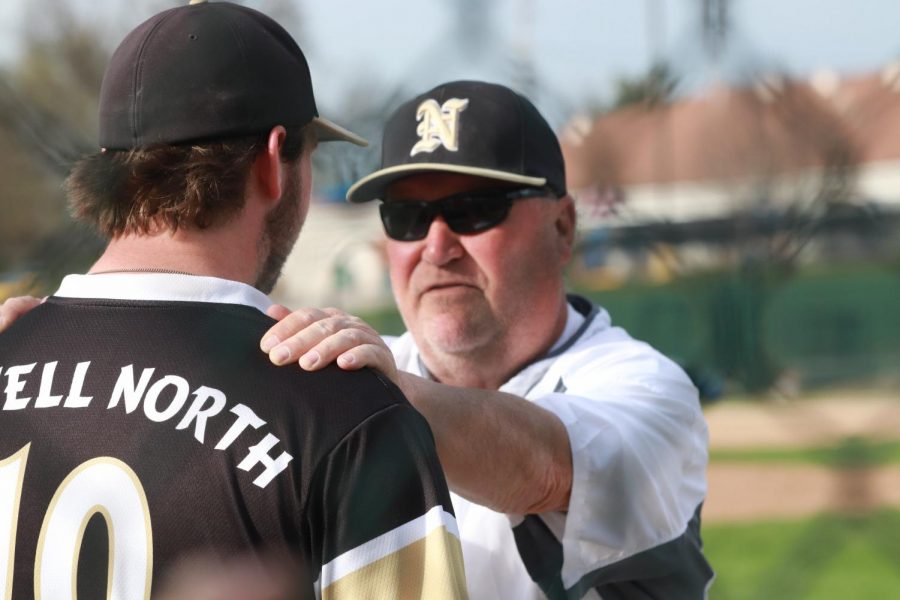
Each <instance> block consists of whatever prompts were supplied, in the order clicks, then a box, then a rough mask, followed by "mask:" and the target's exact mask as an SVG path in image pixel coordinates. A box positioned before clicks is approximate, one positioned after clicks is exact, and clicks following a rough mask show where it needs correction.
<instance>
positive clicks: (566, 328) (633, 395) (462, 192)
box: [262, 81, 713, 600]
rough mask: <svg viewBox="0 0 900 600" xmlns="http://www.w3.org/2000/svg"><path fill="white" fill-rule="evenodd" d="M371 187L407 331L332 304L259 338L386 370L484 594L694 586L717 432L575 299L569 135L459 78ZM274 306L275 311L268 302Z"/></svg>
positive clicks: (414, 103)
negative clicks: (444, 489)
mask: <svg viewBox="0 0 900 600" xmlns="http://www.w3.org/2000/svg"><path fill="white" fill-rule="evenodd" d="M348 198H349V199H350V201H352V202H366V201H370V200H375V199H378V200H380V201H381V202H382V204H381V206H380V210H381V218H382V221H383V224H384V228H385V232H386V233H387V236H388V238H389V239H388V240H387V251H388V262H389V265H390V274H391V282H392V285H393V290H394V295H395V297H396V300H397V305H398V307H399V309H400V313H401V315H402V316H403V320H404V322H405V323H406V325H407V327H408V329H409V331H408V332H407V333H405V334H404V335H402V336H400V337H399V338H386V339H385V341H386V342H387V344H388V346H389V350H388V349H387V348H386V347H385V345H384V343H383V342H382V341H381V340H380V339H379V338H378V337H377V335H376V334H375V332H374V331H373V330H372V329H371V328H369V327H368V326H366V325H365V324H364V323H362V322H361V321H359V320H358V319H356V318H354V317H350V316H348V315H344V314H343V313H341V312H340V311H336V310H328V311H317V310H301V311H297V312H295V313H293V314H290V315H287V311H286V310H280V311H277V316H279V317H283V320H282V321H281V322H280V323H279V324H278V325H276V326H275V327H273V328H272V329H271V330H270V331H269V332H268V334H267V335H266V336H264V338H263V342H262V347H263V350H265V351H267V352H269V355H270V358H271V359H272V360H273V361H274V362H276V363H277V364H286V363H288V362H293V361H294V360H299V362H300V365H301V366H302V367H303V368H305V369H317V368H320V367H322V366H324V365H326V364H328V363H330V362H331V361H332V360H335V359H336V360H337V362H338V365H340V366H342V367H343V368H348V369H351V368H357V367H359V366H362V365H371V366H376V367H378V368H380V369H381V370H383V371H384V372H385V373H387V374H388V375H389V377H390V378H392V379H393V380H394V381H396V382H397V383H398V385H399V386H400V387H401V389H403V390H404V392H405V393H406V394H407V396H408V397H409V398H410V400H411V401H412V403H413V404H414V405H415V406H416V408H418V409H419V410H420V411H421V413H422V414H423V415H424V416H425V418H426V419H427V420H428V422H429V424H430V425H431V427H432V430H433V431H434V434H435V438H436V440H437V446H438V453H439V456H440V458H441V462H442V464H443V466H444V468H445V472H446V474H447V477H448V481H449V483H450V486H451V490H452V491H454V492H455V495H454V497H453V502H454V506H455V507H456V511H457V517H458V519H459V527H460V536H461V539H462V543H463V554H464V557H465V564H466V576H467V580H468V583H469V589H470V593H471V594H472V595H473V597H477V598H515V599H521V598H541V597H548V598H561V597H572V598H581V597H584V598H597V597H602V598H606V599H610V598H659V599H666V600H671V599H680V598H702V597H704V596H705V593H706V589H707V588H708V586H709V584H710V582H711V581H712V577H713V574H712V570H711V569H710V567H709V565H708V564H707V562H706V560H705V559H704V557H703V553H702V548H701V541H700V509H701V506H702V503H703V500H704V497H705V494H706V480H705V468H706V462H707V430H706V425H705V422H704V418H703V415H702V413H701V411H700V406H699V402H698V399H697V392H696V390H695V388H694V386H693V385H692V384H691V382H690V380H689V379H688V377H687V376H686V375H685V374H684V372H683V371H682V370H681V369H680V368H679V367H678V366H676V365H675V364H674V363H673V362H672V361H670V360H668V359H667V358H666V357H664V356H662V355H661V354H660V353H659V352H657V351H656V350H654V349H653V348H651V347H650V346H648V345H647V344H645V343H643V342H639V341H636V340H634V339H632V338H631V337H629V335H628V334H627V333H626V332H625V331H624V330H622V329H621V328H619V327H615V326H613V325H612V324H611V321H610V316H609V315H608V314H607V313H606V311H604V310H603V309H602V308H599V307H597V306H594V305H592V304H591V303H590V302H589V301H587V300H585V299H584V298H581V297H578V296H567V295H566V293H565V286H564V281H563V267H564V266H565V265H566V263H567V262H568V261H569V259H570V257H571V254H572V247H573V238H574V234H575V222H576V217H575V209H574V205H573V201H572V198H571V197H570V196H569V195H568V194H567V193H566V185H565V173H564V164H563V159H562V154H561V152H560V148H559V144H558V142H557V140H556V138H555V136H554V134H553V132H552V130H551V129H550V127H549V126H548V124H547V122H546V121H545V120H544V119H543V117H542V116H541V115H540V114H539V113H538V111H537V110H536V109H535V107H534V106H533V105H532V104H531V103H530V102H529V101H528V100H527V99H526V98H524V97H523V96H521V95H519V94H517V93H515V92H513V91H512V90H509V89H507V88H505V87H502V86H498V85H492V84H488V83H480V82H468V81H459V82H452V83H447V84H444V85H440V86H438V87H436V88H434V89H432V90H429V91H428V92H426V93H424V94H422V95H420V96H418V97H416V98H414V99H413V100H411V101H409V102H407V103H406V104H404V105H403V106H401V107H400V108H399V109H398V110H397V111H396V112H395V113H394V114H393V116H392V117H391V118H390V119H389V121H388V123H387V126H386V129H385V132H384V140H383V148H382V166H381V169H379V170H378V171H376V172H375V173H373V174H371V175H369V176H368V177H365V178H363V179H362V180H360V181H359V182H357V183H356V184H355V185H354V186H353V187H351V189H350V191H349V194H348ZM272 314H275V313H272Z"/></svg>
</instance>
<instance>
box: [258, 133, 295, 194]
mask: <svg viewBox="0 0 900 600" xmlns="http://www.w3.org/2000/svg"><path fill="white" fill-rule="evenodd" d="M286 137H287V130H285V128H284V127H282V126H281V125H276V126H275V127H273V128H272V131H270V132H269V137H268V138H267V140H266V148H265V150H263V151H262V152H260V153H259V154H257V155H256V160H255V161H254V163H253V173H254V176H255V177H256V182H257V184H258V185H259V188H260V190H261V191H262V193H263V195H264V196H265V197H266V198H267V199H269V200H279V199H280V198H281V194H282V192H283V191H284V176H285V169H284V164H283V163H282V162H281V148H282V146H284V140H285V138H286Z"/></svg>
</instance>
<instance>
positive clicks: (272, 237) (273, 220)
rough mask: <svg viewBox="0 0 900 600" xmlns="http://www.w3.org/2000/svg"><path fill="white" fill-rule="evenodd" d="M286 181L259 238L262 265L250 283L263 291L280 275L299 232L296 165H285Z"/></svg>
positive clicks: (298, 192)
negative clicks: (278, 200) (287, 171)
mask: <svg viewBox="0 0 900 600" xmlns="http://www.w3.org/2000/svg"><path fill="white" fill-rule="evenodd" d="M288 168H289V169H290V172H289V173H288V177H287V183H286V184H285V188H284V193H283V194H282V195H281V201H280V202H279V203H278V206H276V207H275V208H273V209H272V211H271V212H270V213H269V214H268V215H267V216H266V222H265V227H264V228H263V234H262V237H261V238H260V240H259V246H260V256H261V257H263V259H262V266H261V267H260V269H259V274H258V275H257V277H256V283H254V284H253V287H255V288H256V289H258V290H259V291H261V292H262V293H264V294H267V295H268V294H270V293H272V290H273V289H274V288H275V284H276V283H278V279H279V278H280V277H281V269H282V267H284V262H285V261H286V260H287V258H288V256H289V255H290V253H291V250H292V249H293V247H294V244H295V243H296V241H297V237H298V236H299V235H300V229H301V227H303V220H302V218H301V216H300V201H301V198H300V195H301V182H300V176H299V174H298V171H299V167H298V166H297V165H292V166H290V167H288Z"/></svg>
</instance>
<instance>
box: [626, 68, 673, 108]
mask: <svg viewBox="0 0 900 600" xmlns="http://www.w3.org/2000/svg"><path fill="white" fill-rule="evenodd" d="M677 86H678V78H677V77H676V76H675V74H674V73H673V72H672V69H671V67H669V65H668V64H666V63H662V62H661V63H657V64H655V65H653V66H652V67H650V69H649V70H648V71H647V73H645V74H644V75H641V76H639V77H635V78H622V79H619V82H618V84H617V86H616V95H615V99H614V100H613V109H619V108H624V107H626V106H633V105H642V106H647V107H652V106H659V105H661V104H667V103H668V102H670V101H671V100H672V95H673V93H674V92H675V88H676V87H677Z"/></svg>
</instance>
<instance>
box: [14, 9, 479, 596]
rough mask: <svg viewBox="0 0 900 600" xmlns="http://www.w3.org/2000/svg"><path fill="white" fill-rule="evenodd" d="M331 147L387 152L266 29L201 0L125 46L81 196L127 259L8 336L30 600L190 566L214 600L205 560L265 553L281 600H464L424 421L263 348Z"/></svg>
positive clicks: (181, 577)
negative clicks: (330, 117) (339, 118)
mask: <svg viewBox="0 0 900 600" xmlns="http://www.w3.org/2000/svg"><path fill="white" fill-rule="evenodd" d="M329 139H343V140H347V141H352V142H356V143H364V141H363V140H361V139H360V138H358V137H356V136H355V135H353V134H351V133H349V132H347V131H345V130H342V129H341V128H339V127H337V126H336V125H334V124H332V123H330V122H328V121H325V120H323V119H321V118H320V117H319V116H318V113H317V110H316V105H315V100H314V97H313V92H312V83H311V80H310V74H309V69H308V67H307V64H306V60H305V58H304V56H303V53H302V52H301V50H300V48H299V47H298V46H297V44H296V42H294V40H293V39H292V38H291V37H290V35H288V33H287V32H286V31H285V30H284V29H283V28H281V26H279V25H278V24H277V23H275V22H274V21H273V20H271V19H270V18H268V17H266V16H265V15H263V14H262V13H259V12H257V11H254V10H252V9H248V8H245V7H242V6H238V5H235V4H230V3H227V2H221V3H208V4H207V3H204V2H196V1H195V2H192V5H191V6H181V7H178V8H174V9H171V10H167V11H164V12H162V13H159V14H157V15H155V16H153V17H152V18H150V19H149V20H148V21H146V22H145V23H143V24H141V25H140V26H138V27H137V28H136V29H135V30H134V31H132V32H131V33H130V34H129V35H128V36H127V37H126V38H125V40H124V41H123V42H122V44H121V45H120V46H119V48H118V49H117V50H116V52H115V54H114V55H113V58H112V60H111V62H110V65H109V68H108V69H107V71H106V74H105V76H104V80H103V87H102V90H101V99H100V146H101V147H102V149H101V151H100V152H98V153H96V154H94V155H91V156H88V157H86V158H84V159H83V160H82V161H80V162H79V163H78V164H77V165H76V166H75V168H74V170H73V172H72V174H71V176H70V177H69V180H68V182H67V185H68V192H69V199H70V202H71V204H72V207H73V210H74V212H75V213H76V215H77V216H78V217H80V218H81V219H82V220H83V221H85V222H87V223H89V224H90V225H92V226H94V227H95V228H96V229H97V230H98V231H99V232H101V233H102V234H104V235H106V236H107V237H108V238H109V245H108V246H107V248H106V250H105V251H104V253H103V255H102V256H101V257H100V259H99V260H98V261H97V262H96V263H95V264H94V265H93V267H92V268H91V270H90V272H89V273H88V274H85V275H70V276H68V277H66V278H65V280H64V281H63V283H62V285H61V287H60V289H59V290H58V291H57V292H56V293H55V294H54V295H53V296H51V297H50V298H49V299H48V300H47V301H46V302H45V303H44V304H42V305H41V306H40V307H38V308H36V309H35V310H33V311H31V312H30V313H29V314H28V315H26V316H25V317H23V318H21V319H20V320H18V321H17V322H16V323H14V324H13V325H12V326H11V327H9V328H8V329H6V330H5V331H4V332H3V333H2V334H0V377H2V379H3V380H4V381H3V384H2V385H3V390H4V394H3V396H2V397H0V400H2V402H0V565H2V566H0V590H6V597H7V598H9V597H10V594H11V597H14V598H31V597H43V598H74V597H76V596H77V597H100V596H102V597H108V598H115V599H121V600H126V599H127V600H132V599H136V598H137V599H139V598H150V597H151V595H153V596H154V597H155V596H156V595H158V594H159V593H160V586H159V584H160V582H162V581H163V580H164V579H165V575H166V574H167V573H168V574H169V576H170V584H169V586H168V589H167V591H165V590H164V591H163V592H162V593H163V594H165V595H168V596H170V597H190V598H199V597H211V596H212V594H213V592H209V591H203V590H209V589H210V588H209V586H208V584H210V583H215V582H214V581H213V580H212V577H211V576H210V575H209V569H208V568H205V567H202V566H201V567H198V566H197V565H204V564H219V563H218V562H217V561H220V560H221V564H227V565H229V566H228V567H227V568H228V569H229V570H230V571H231V572H232V574H238V573H241V572H258V571H260V569H257V568H256V567H255V566H254V565H257V564H259V563H258V561H260V560H261V563H262V566H263V567H265V568H262V569H261V572H271V573H273V574H277V575H278V577H279V579H278V580H276V581H271V582H270V583H271V584H272V585H271V586H269V587H267V588H266V590H264V591H265V593H266V594H275V593H276V592H275V591H273V590H272V588H273V587H287V586H290V587H291V589H281V590H278V593H279V594H281V595H279V596H278V597H291V598H314V597H322V598H334V599H339V598H385V599H388V598H390V599H393V598H417V599H418V598H462V597H465V581H464V577H463V565H462V558H461V555H460V552H459V550H460V547H459V541H458V538H457V535H458V534H457V532H456V522H455V519H454V517H453V514H452V508H451V505H450V498H449V493H448V491H447V487H446V483H445V481H444V479H443V477H442V473H441V469H440V465H439V463H438V458H437V454H436V451H435V446H434V440H433V438H432V436H431V433H430V431H429V428H428V426H427V424H426V422H425V421H424V419H422V417H421V416H420V415H419V414H418V413H417V412H416V411H415V410H413V408H412V407H411V406H410V405H409V403H408V402H406V400H405V399H404V398H403V397H402V395H401V394H400V393H399V391H398V390H397V388H396V386H394V385H393V384H392V383H390V382H389V381H387V380H386V379H385V378H384V377H383V376H382V375H380V374H378V373H376V372H375V371H372V370H369V369H366V370H364V371H360V372H357V373H349V372H342V371H340V370H339V369H337V368H331V369H325V370H322V371H321V372H318V373H306V372H303V371H300V370H295V369H276V368H275V367H273V366H272V364H271V363H270V362H269V361H268V360H266V358H265V357H264V356H263V355H261V354H260V353H259V352H258V351H257V350H256V347H255V346H256V344H257V340H258V339H259V337H260V335H261V334H262V333H263V332H264V331H265V330H266V329H267V328H268V327H270V326H271V325H272V320H271V319H270V318H268V317H266V315H265V314H264V313H265V311H266V310H267V309H268V308H269V307H270V305H271V301H270V300H269V299H268V297H267V296H266V295H265V293H267V292H268V291H270V290H271V288H272V286H273V285H274V283H275V281H276V280H277V278H278V275H279V274H280V269H281V265H282V263H283V261H284V258H285V257H286V256H287V253H288V252H289V251H290V248H291V247H292V246H293V244H294V241H295V240H296V238H297V235H298V233H299V231H300V227H301V225H302V223H303V220H304V217H305V215H306V211H307V208H308V206H309V194H310V186H311V167H310V161H311V154H312V152H313V150H314V148H315V146H316V143H317V140H321V141H325V140H329ZM186 555H190V556H192V557H194V558H193V560H194V562H193V563H188V564H187V567H185V566H184V565H182V566H179V563H180V562H181V561H182V560H183V558H184V557H185V556H186ZM223 556H224V557H230V558H228V559H225V558H220V557H223ZM236 556H239V557H243V558H241V559H240V560H239V559H237V558H235V557H236ZM268 561H273V565H274V566H273V567H272V568H271V569H269V568H268V567H267V566H266V565H267V563H268ZM191 564H193V565H195V566H194V567H193V568H189V567H190V565H191ZM286 565H287V566H286ZM185 568H187V575H185V571H184V569H185ZM173 574H175V575H173ZM176 575H177V576H176ZM173 577H174V580H175V581H174V583H173V582H172V581H173V580H172V578H173ZM282 577H283V579H284V580H283V582H282V581H281V579H280V578H282ZM254 578H255V579H258V578H259V576H254V577H249V578H248V577H244V576H233V577H230V578H225V577H222V578H218V579H219V582H220V583H221V582H222V581H226V580H227V581H228V582H229V585H232V586H235V585H237V584H238V582H240V581H242V580H247V581H249V580H254ZM185 582H187V583H185ZM279 582H281V583H283V585H281V586H278V585H276V584H277V583H279ZM219 590H220V592H219V593H224V592H221V590H222V586H219ZM231 592H232V593H233V595H235V596H237V595H241V597H249V594H250V593H251V592H250V591H247V590H245V591H243V592H241V591H236V590H234V589H232V590H231ZM253 593H254V594H255V592H253ZM260 593H262V591H260ZM216 597H219V596H216ZM266 597H274V596H273V595H266Z"/></svg>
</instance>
